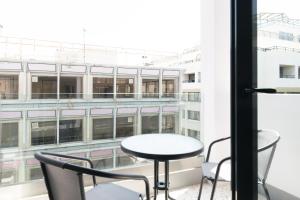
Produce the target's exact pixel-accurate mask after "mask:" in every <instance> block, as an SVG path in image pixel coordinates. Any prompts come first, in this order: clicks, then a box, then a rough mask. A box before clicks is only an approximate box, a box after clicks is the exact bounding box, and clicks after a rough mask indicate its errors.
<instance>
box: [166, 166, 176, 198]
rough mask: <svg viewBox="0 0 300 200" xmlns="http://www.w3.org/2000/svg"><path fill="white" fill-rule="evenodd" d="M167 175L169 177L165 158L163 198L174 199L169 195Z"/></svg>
mask: <svg viewBox="0 0 300 200" xmlns="http://www.w3.org/2000/svg"><path fill="white" fill-rule="evenodd" d="M169 177H170V168H169V161H168V160H166V161H165V199H166V200H167V199H171V200H175V199H174V198H172V197H170V195H169V185H170V180H169Z"/></svg>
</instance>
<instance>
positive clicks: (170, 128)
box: [162, 114, 176, 133]
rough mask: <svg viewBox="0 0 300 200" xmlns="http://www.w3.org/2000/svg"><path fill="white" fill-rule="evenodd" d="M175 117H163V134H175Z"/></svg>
mask: <svg viewBox="0 0 300 200" xmlns="http://www.w3.org/2000/svg"><path fill="white" fill-rule="evenodd" d="M175 119H176V117H175V115H174V114H172V115H171V114H170V115H163V117H162V132H163V133H175Z"/></svg>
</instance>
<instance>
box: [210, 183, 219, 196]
mask: <svg viewBox="0 0 300 200" xmlns="http://www.w3.org/2000/svg"><path fill="white" fill-rule="evenodd" d="M217 180H218V179H215V180H214V183H213V187H212V191H211V195H210V200H213V198H214V195H215V191H216V186H217Z"/></svg>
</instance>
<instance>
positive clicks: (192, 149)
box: [121, 134, 203, 200]
mask: <svg viewBox="0 0 300 200" xmlns="http://www.w3.org/2000/svg"><path fill="white" fill-rule="evenodd" d="M121 149H122V151H124V152H125V153H127V154H130V155H133V156H136V157H140V158H146V159H151V160H154V200H156V198H157V194H158V190H164V191H165V199H169V198H170V199H173V198H171V197H170V196H169V161H170V160H178V159H182V158H188V157H193V156H197V155H199V154H200V153H201V152H202V151H203V144H202V143H201V142H200V141H199V140H196V139H194V138H192V137H187V136H182V135H178V134H145V135H137V136H132V137H128V138H126V139H125V140H123V141H122V143H121ZM159 162H164V163H165V180H164V182H160V181H159V173H158V172H159Z"/></svg>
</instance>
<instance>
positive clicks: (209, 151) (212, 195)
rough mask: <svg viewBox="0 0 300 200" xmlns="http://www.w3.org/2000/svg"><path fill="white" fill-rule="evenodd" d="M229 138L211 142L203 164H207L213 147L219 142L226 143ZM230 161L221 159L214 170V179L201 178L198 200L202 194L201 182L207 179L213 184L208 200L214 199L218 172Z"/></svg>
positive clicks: (229, 158) (227, 158)
mask: <svg viewBox="0 0 300 200" xmlns="http://www.w3.org/2000/svg"><path fill="white" fill-rule="evenodd" d="M230 138H231V137H225V138H220V139H218V140H215V141H213V142H212V143H210V145H209V147H208V152H207V155H206V159H205V162H209V158H210V154H211V149H212V147H213V145H215V144H217V143H220V142H223V141H226V140H229V139H230ZM229 160H231V157H226V158H223V159H222V160H221V161H220V162H219V163H218V165H217V170H216V175H215V178H214V179H211V178H210V177H206V176H202V178H201V183H200V189H199V195H198V200H200V198H201V194H202V187H203V181H204V180H205V179H208V180H210V181H212V182H213V187H212V191H211V195H210V200H213V198H214V194H215V190H216V186H217V182H218V181H217V180H218V177H219V173H220V170H221V166H222V164H223V163H224V162H226V161H229Z"/></svg>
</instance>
